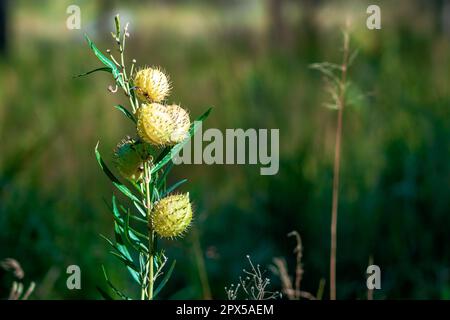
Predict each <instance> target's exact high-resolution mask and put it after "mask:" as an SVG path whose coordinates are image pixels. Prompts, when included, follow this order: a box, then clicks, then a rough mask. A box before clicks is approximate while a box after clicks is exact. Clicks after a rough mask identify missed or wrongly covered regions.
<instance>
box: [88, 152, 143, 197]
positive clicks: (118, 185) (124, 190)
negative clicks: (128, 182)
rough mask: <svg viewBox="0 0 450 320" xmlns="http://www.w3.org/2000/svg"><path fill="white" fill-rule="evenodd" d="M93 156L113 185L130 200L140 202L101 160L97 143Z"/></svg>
mask: <svg viewBox="0 0 450 320" xmlns="http://www.w3.org/2000/svg"><path fill="white" fill-rule="evenodd" d="M95 157H96V158H97V162H98V164H99V165H100V168H102V170H103V172H104V173H105V174H106V175H107V176H108V178H109V179H110V180H111V182H112V183H113V184H114V186H115V187H116V188H117V189H119V190H120V191H121V192H122V193H123V194H124V195H126V196H127V197H128V198H130V199H131V200H133V201H136V202H140V200H139V199H138V198H137V197H136V196H135V195H134V194H133V193H132V192H131V191H130V189H128V188H127V187H126V186H125V185H124V184H123V183H121V182H120V181H119V179H117V178H116V176H115V175H114V174H113V173H112V172H111V170H109V168H108V167H107V165H106V164H105V162H104V161H103V159H102V156H101V155H100V152H99V151H98V143H97V145H96V146H95Z"/></svg>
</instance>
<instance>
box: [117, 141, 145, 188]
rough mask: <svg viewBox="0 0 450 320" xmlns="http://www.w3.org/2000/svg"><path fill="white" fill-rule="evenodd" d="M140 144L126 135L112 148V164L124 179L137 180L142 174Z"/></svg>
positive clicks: (142, 151)
mask: <svg viewBox="0 0 450 320" xmlns="http://www.w3.org/2000/svg"><path fill="white" fill-rule="evenodd" d="M141 145H142V144H137V143H136V141H135V140H134V139H131V138H130V137H126V138H125V139H123V140H122V141H120V142H119V143H118V144H117V146H116V148H115V149H114V164H115V166H116V168H117V170H118V171H119V173H120V174H121V175H122V176H123V177H124V178H126V179H130V180H133V181H137V180H139V179H141V178H142V175H143V160H142V159H143V157H142V156H143V153H144V150H142V147H141Z"/></svg>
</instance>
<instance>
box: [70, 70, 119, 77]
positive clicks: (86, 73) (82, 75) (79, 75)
mask: <svg viewBox="0 0 450 320" xmlns="http://www.w3.org/2000/svg"><path fill="white" fill-rule="evenodd" d="M97 71H105V72H109V73H111V68H109V67H100V68H97V69H94V70H91V71H88V72H85V73H82V74H78V75H76V76H74V78H79V77H84V76H87V75H89V74H91V73H94V72H97Z"/></svg>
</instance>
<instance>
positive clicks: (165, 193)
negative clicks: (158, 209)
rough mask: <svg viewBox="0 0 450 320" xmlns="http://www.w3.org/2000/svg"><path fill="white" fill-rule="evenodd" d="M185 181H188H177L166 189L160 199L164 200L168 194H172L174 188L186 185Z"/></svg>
mask: <svg viewBox="0 0 450 320" xmlns="http://www.w3.org/2000/svg"><path fill="white" fill-rule="evenodd" d="M187 181H188V180H187V179H182V180H180V181H178V182H177V183H174V184H173V185H171V186H170V187H169V188H167V190H166V191H165V192H164V193H163V194H162V195H161V198H164V197H165V196H167V195H168V194H169V193H171V192H173V191H174V190H175V189H176V188H178V187H179V186H181V185H182V184H183V183H186V182H187Z"/></svg>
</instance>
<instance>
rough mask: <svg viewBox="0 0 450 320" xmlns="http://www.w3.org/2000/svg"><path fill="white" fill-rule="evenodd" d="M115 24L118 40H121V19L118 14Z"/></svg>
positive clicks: (115, 17)
mask: <svg viewBox="0 0 450 320" xmlns="http://www.w3.org/2000/svg"><path fill="white" fill-rule="evenodd" d="M114 24H115V25H116V38H117V39H120V18H119V15H118V14H116V15H115V16H114Z"/></svg>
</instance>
